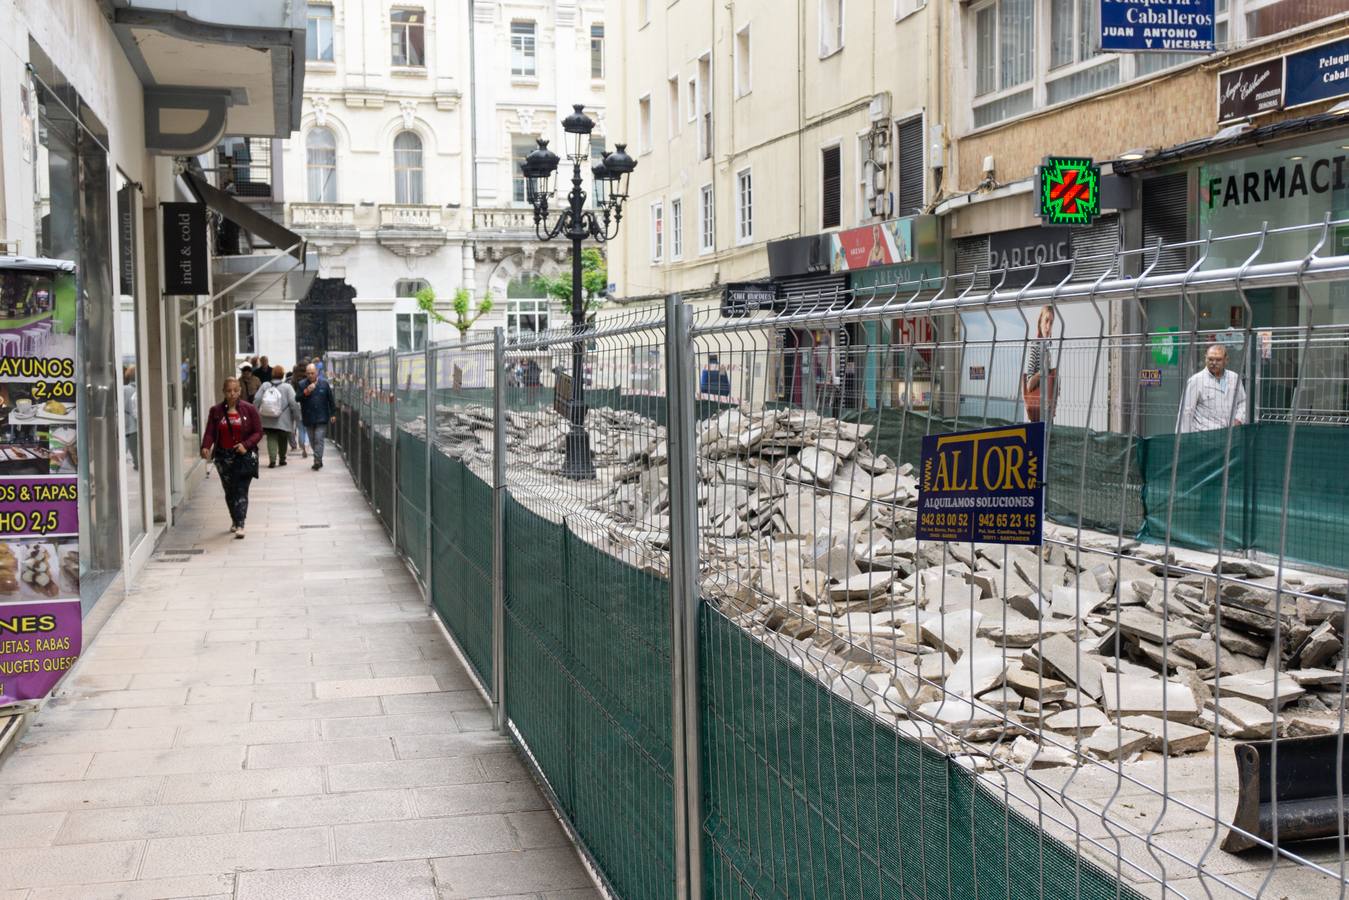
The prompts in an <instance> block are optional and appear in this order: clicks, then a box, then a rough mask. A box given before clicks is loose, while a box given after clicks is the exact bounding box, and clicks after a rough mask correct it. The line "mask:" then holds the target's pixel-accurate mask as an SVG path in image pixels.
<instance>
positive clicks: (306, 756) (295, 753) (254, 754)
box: [246, 737, 394, 769]
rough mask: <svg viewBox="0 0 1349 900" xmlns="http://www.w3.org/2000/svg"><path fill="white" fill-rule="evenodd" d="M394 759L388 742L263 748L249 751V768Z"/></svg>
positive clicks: (299, 744)
mask: <svg viewBox="0 0 1349 900" xmlns="http://www.w3.org/2000/svg"><path fill="white" fill-rule="evenodd" d="M393 758H394V748H393V741H392V740H390V739H389V738H387V737H384V738H362V739H358V740H350V741H308V742H305V743H295V744H261V745H259V746H256V747H249V748H248V760H247V762H246V766H247V768H250V769H284V768H291V767H297V766H331V765H340V764H345V763H362V762H378V761H380V760H390V759H393Z"/></svg>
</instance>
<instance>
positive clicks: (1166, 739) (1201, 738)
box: [1119, 716, 1212, 756]
mask: <svg viewBox="0 0 1349 900" xmlns="http://www.w3.org/2000/svg"><path fill="white" fill-rule="evenodd" d="M1119 726H1120V727H1121V728H1126V729H1128V730H1130V731H1140V732H1142V733H1143V734H1146V735H1147V736H1148V738H1149V741H1148V745H1147V749H1148V750H1154V751H1156V752H1158V753H1165V754H1166V755H1168V756H1181V755H1183V754H1186V753H1197V752H1199V751H1201V750H1203V749H1205V748H1206V747H1208V744H1209V738H1211V737H1212V732H1210V731H1206V730H1205V729H1203V728H1196V727H1194V726H1192V725H1184V724H1181V723H1180V722H1168V721H1165V720H1163V719H1159V718H1157V717H1156V716H1124V717H1122V718H1121V719H1120V720H1119Z"/></svg>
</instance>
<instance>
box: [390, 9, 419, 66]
mask: <svg viewBox="0 0 1349 900" xmlns="http://www.w3.org/2000/svg"><path fill="white" fill-rule="evenodd" d="M389 21H390V23H391V26H392V30H391V37H392V57H391V60H390V61H391V62H392V63H393V65H395V66H416V67H421V66H425V65H426V13H424V12H423V11H422V10H420V9H395V10H393V12H391V13H390V14H389Z"/></svg>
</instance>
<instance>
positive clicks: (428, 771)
mask: <svg viewBox="0 0 1349 900" xmlns="http://www.w3.org/2000/svg"><path fill="white" fill-rule="evenodd" d="M283 771H284V770H283ZM488 780H490V779H489V778H488V776H487V775H486V774H485V773H484V772H483V768H482V765H481V764H480V762H479V759H478V757H456V758H448V759H399V760H391V761H388V762H372V763H354V764H352V765H340V766H332V767H330V768H329V769H328V786H329V790H332V791H338V792H342V791H368V790H381V789H386V788H409V787H423V786H425V785H433V784H471V783H473V782H478V781H488Z"/></svg>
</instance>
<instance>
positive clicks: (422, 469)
mask: <svg viewBox="0 0 1349 900" xmlns="http://www.w3.org/2000/svg"><path fill="white" fill-rule="evenodd" d="M426 474H427V473H426V441H424V440H422V439H421V438H419V437H417V436H415V435H412V434H409V433H408V432H406V431H403V430H401V429H400V430H399V432H398V549H399V550H400V551H402V553H403V555H404V556H406V557H407V558H408V559H409V560H410V561H411V562H412V565H413V566H414V567H416V569H417V572H418V575H419V577H420V578H421V580H422V582H423V583H425V581H426V524H427V523H426Z"/></svg>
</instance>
